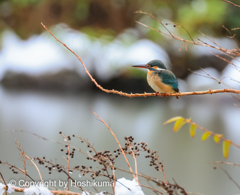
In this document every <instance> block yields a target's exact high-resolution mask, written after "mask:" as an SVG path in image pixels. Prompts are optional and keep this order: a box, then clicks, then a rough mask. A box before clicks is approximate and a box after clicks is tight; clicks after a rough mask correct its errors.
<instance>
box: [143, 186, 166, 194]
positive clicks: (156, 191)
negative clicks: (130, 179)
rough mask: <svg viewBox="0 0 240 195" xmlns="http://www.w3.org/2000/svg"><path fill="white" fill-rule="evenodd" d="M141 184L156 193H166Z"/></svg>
mask: <svg viewBox="0 0 240 195" xmlns="http://www.w3.org/2000/svg"><path fill="white" fill-rule="evenodd" d="M139 186H141V187H144V188H148V189H150V190H152V191H153V192H155V193H156V194H157V193H159V194H162V195H164V193H162V192H160V191H158V190H156V189H154V188H151V187H149V186H145V185H139Z"/></svg>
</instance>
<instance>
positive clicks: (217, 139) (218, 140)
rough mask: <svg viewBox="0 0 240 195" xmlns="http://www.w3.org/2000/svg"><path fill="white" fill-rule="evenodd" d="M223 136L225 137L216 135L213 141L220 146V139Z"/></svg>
mask: <svg viewBox="0 0 240 195" xmlns="http://www.w3.org/2000/svg"><path fill="white" fill-rule="evenodd" d="M222 136H223V135H222V134H216V135H214V137H213V139H214V141H215V142H216V143H217V144H219V143H220V138H221V137H222Z"/></svg>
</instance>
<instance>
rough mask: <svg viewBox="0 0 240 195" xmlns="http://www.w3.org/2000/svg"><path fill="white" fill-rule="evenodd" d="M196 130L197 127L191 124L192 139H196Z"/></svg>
mask: <svg viewBox="0 0 240 195" xmlns="http://www.w3.org/2000/svg"><path fill="white" fill-rule="evenodd" d="M196 128H197V126H196V125H194V124H191V126H190V136H191V137H192V138H193V137H194V135H195V133H196Z"/></svg>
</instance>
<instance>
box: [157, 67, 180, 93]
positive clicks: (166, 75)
mask: <svg viewBox="0 0 240 195" xmlns="http://www.w3.org/2000/svg"><path fill="white" fill-rule="evenodd" d="M159 77H160V78H161V79H162V82H163V83H164V84H167V85H170V86H172V88H173V90H174V91H176V92H179V89H178V82H177V78H176V76H175V75H174V74H173V73H172V72H171V71H170V70H161V71H160V72H159Z"/></svg>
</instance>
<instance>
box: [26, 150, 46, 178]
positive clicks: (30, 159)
mask: <svg viewBox="0 0 240 195" xmlns="http://www.w3.org/2000/svg"><path fill="white" fill-rule="evenodd" d="M25 156H26V158H27V159H28V160H30V161H31V162H32V164H33V165H34V166H35V168H36V169H37V172H38V175H39V177H40V179H41V182H43V179H42V175H41V173H40V171H39V169H38V167H37V165H36V164H35V163H34V162H33V160H32V159H31V158H29V157H28V156H27V155H26V154H25Z"/></svg>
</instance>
